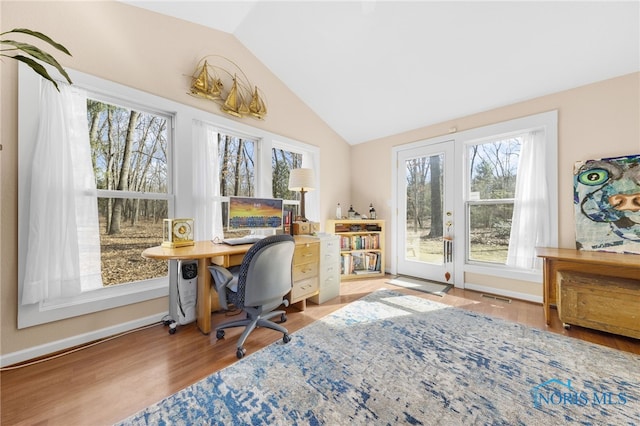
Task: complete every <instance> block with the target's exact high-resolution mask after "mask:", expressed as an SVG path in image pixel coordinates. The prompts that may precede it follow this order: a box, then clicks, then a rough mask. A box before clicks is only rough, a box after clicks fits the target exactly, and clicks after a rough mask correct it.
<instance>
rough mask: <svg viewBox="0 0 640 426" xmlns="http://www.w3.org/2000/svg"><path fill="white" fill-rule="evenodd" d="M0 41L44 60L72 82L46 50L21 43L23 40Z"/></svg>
mask: <svg viewBox="0 0 640 426" xmlns="http://www.w3.org/2000/svg"><path fill="white" fill-rule="evenodd" d="M1 43H2V44H7V45H10V46H14V47H15V48H16V49H18V50H21V51H22V52H24V53H26V54H28V55H31V56H33V57H34V58H35V59H38V60H40V61H42V62H44V63H46V64H49V65H51V66H53V67H55V68H56V69H57V70H58V71H59V72H60V74H62V75H63V76H64V78H66V79H67V81H68V82H69V84H72V81H71V78H70V77H69V74H67V72H66V71H65V70H64V68H62V66H61V65H60V63H58V61H57V60H56V58H54V57H53V56H51V55H50V54H48V53H47V52H45V51H43V50H41V49H39V48H38V47H36V46H33V45H31V44H28V43H23V42H20V41H15V40H2V41H1ZM3 56H8V55H3ZM15 57H16V56H14V58H15ZM23 62H24V61H23ZM32 68H33V67H32ZM47 75H48V74H47Z"/></svg>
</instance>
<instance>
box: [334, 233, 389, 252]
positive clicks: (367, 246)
mask: <svg viewBox="0 0 640 426" xmlns="http://www.w3.org/2000/svg"><path fill="white" fill-rule="evenodd" d="M379 248H380V234H368V235H341V236H340V250H342V251H349V250H377V249H379Z"/></svg>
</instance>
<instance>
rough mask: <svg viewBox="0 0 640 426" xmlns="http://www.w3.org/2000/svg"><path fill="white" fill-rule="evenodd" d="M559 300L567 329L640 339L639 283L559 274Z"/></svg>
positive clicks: (591, 275) (628, 280)
mask: <svg viewBox="0 0 640 426" xmlns="http://www.w3.org/2000/svg"><path fill="white" fill-rule="evenodd" d="M557 297H558V316H559V317H560V321H562V322H563V323H564V324H565V326H566V325H569V324H573V325H579V326H583V327H588V328H593V329H596V330H601V331H606V332H609V333H615V334H620V335H623V336H629V337H634V338H636V339H640V280H633V279H627V278H617V277H608V276H602V275H594V274H586V273H580V272H573V271H558V295H557Z"/></svg>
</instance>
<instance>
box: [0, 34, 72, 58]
mask: <svg viewBox="0 0 640 426" xmlns="http://www.w3.org/2000/svg"><path fill="white" fill-rule="evenodd" d="M10 33H22V34H28V35H30V36H33V37H36V38H39V39H40V40H43V41H46V42H47V43H49V44H50V45H51V46H53V47H55V48H56V49H58V50H59V51H61V52H64V53H66V54H67V55H69V56H71V53H69V51H68V50H67V48H66V47H64V46H63V45H61V44H60V43H56V42H55V41H53V40H52V39H51V38H50V37H48V36H46V35H44V34H42V33H41V32H38V31H32V30H28V29H26V28H14V29H12V30H11V31H7V32H4V33H1V34H0V36H3V35H5V34H10Z"/></svg>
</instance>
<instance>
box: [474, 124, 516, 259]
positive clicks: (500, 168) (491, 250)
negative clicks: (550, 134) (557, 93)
mask: <svg viewBox="0 0 640 426" xmlns="http://www.w3.org/2000/svg"><path fill="white" fill-rule="evenodd" d="M521 144H522V137H521V136H514V137H509V138H506V139H500V140H489V141H484V142H480V143H473V144H469V145H467V156H466V158H467V167H468V170H469V174H468V176H469V184H468V186H467V187H468V188H469V194H468V196H467V211H468V217H469V220H468V227H469V231H468V234H469V240H468V250H467V260H469V261H477V262H492V263H499V264H506V262H507V254H508V251H509V239H510V236H511V222H512V217H513V205H514V199H515V190H516V178H517V175H518V160H519V156H520V146H521Z"/></svg>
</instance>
